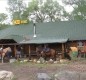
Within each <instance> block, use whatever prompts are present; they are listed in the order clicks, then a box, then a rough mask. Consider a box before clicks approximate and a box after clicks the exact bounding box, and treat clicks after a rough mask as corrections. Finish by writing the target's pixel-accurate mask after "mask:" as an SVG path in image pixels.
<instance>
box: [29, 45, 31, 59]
mask: <svg viewBox="0 0 86 80" xmlns="http://www.w3.org/2000/svg"><path fill="white" fill-rule="evenodd" d="M30 53H31V48H30V44H29V59H31V54H30Z"/></svg>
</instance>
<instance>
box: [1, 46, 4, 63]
mask: <svg viewBox="0 0 86 80" xmlns="http://www.w3.org/2000/svg"><path fill="white" fill-rule="evenodd" d="M3 58H4V56H3V45H2V54H1V62H2V63H4V60H3Z"/></svg>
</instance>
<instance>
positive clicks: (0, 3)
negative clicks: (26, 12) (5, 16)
mask: <svg viewBox="0 0 86 80" xmlns="http://www.w3.org/2000/svg"><path fill="white" fill-rule="evenodd" d="M6 7H7V0H0V13H7V11H6Z"/></svg>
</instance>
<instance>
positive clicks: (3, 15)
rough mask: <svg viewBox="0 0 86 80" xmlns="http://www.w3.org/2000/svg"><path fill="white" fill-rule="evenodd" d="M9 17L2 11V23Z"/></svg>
mask: <svg viewBox="0 0 86 80" xmlns="http://www.w3.org/2000/svg"><path fill="white" fill-rule="evenodd" d="M6 19H7V15H6V14H4V13H0V24H1V23H2V22H3V21H4V20H6Z"/></svg>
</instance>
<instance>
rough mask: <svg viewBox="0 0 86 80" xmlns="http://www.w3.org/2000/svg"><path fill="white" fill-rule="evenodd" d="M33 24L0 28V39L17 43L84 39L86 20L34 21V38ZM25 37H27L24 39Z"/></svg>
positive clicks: (85, 35)
mask: <svg viewBox="0 0 86 80" xmlns="http://www.w3.org/2000/svg"><path fill="white" fill-rule="evenodd" d="M33 29H34V28H33V24H26V25H24V24H23V25H14V26H12V27H9V28H6V29H4V30H0V39H6V38H7V39H14V40H15V41H16V42H18V43H37V44H38V43H56V42H57V43H61V42H66V41H67V40H86V21H59V22H48V23H36V35H37V37H36V38H33V35H34V30H33ZM25 38H28V39H27V40H25Z"/></svg>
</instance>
